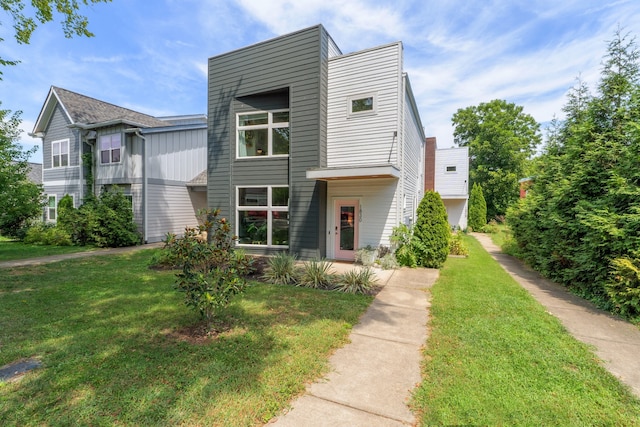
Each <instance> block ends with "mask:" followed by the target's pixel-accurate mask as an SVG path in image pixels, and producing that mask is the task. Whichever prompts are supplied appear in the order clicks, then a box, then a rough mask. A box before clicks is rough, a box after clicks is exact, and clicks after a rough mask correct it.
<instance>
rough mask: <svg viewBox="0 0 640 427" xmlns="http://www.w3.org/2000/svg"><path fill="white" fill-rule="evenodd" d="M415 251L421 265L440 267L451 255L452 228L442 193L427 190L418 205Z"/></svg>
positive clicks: (413, 242)
mask: <svg viewBox="0 0 640 427" xmlns="http://www.w3.org/2000/svg"><path fill="white" fill-rule="evenodd" d="M413 236H414V238H415V239H414V240H417V242H415V241H412V245H413V251H414V253H415V255H416V262H417V265H418V266H419V267H428V268H440V267H441V266H442V264H444V262H445V261H446V260H447V256H448V255H449V242H450V240H451V228H450V226H449V221H448V219H447V210H446V208H445V207H444V203H443V202H442V199H441V198H440V195H439V194H438V193H436V192H435V191H427V192H426V193H425V194H424V197H423V198H422V200H421V201H420V204H419V205H418V219H417V221H416V223H415V225H414V226H413Z"/></svg>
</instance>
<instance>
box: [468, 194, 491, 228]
mask: <svg viewBox="0 0 640 427" xmlns="http://www.w3.org/2000/svg"><path fill="white" fill-rule="evenodd" d="M486 224H487V202H486V201H485V200H484V195H483V194H482V187H481V186H480V184H478V183H477V182H476V183H475V184H473V188H472V189H471V195H470V196H469V227H471V229H472V230H474V231H480V229H482V227H484V226H485V225H486Z"/></svg>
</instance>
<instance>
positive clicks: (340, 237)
mask: <svg viewBox="0 0 640 427" xmlns="http://www.w3.org/2000/svg"><path fill="white" fill-rule="evenodd" d="M359 210H360V207H359V204H358V201H357V200H336V202H335V220H334V221H335V222H334V230H335V239H334V240H335V243H334V245H335V247H334V257H335V258H336V259H344V260H353V259H354V257H355V252H356V249H358V248H357V245H358V220H359V218H360V212H359Z"/></svg>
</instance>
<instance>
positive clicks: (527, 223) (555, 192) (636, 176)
mask: <svg viewBox="0 0 640 427" xmlns="http://www.w3.org/2000/svg"><path fill="white" fill-rule="evenodd" d="M638 59H639V55H638V50H637V48H636V45H635V40H634V39H633V38H631V37H629V36H628V35H626V34H622V32H621V31H620V30H618V31H617V32H616V33H615V35H614V38H613V40H612V41H610V42H609V43H608V47H607V54H606V56H605V58H604V61H603V68H602V74H601V79H600V82H599V84H598V87H597V89H598V90H597V93H596V94H595V95H593V96H591V95H590V94H589V91H588V88H587V87H586V85H584V83H582V82H579V83H578V85H576V87H574V88H573V89H572V90H571V91H570V92H569V94H568V97H567V104H566V105H565V107H564V112H565V114H566V120H565V121H564V123H562V124H561V126H560V128H559V132H556V133H554V135H553V136H554V140H553V141H550V142H549V144H548V146H547V150H546V152H545V154H544V161H543V167H542V168H541V171H540V173H539V175H538V177H537V179H536V182H535V184H534V187H533V189H532V192H531V193H530V194H531V196H532V197H527V198H526V199H525V200H524V201H522V202H521V203H520V205H519V206H518V208H516V209H514V210H513V211H511V212H510V214H509V221H510V224H511V225H512V227H513V230H514V236H515V238H516V240H517V241H518V244H519V245H520V247H521V253H523V254H524V257H525V258H526V260H527V261H528V262H529V263H531V264H532V265H533V266H534V267H536V268H538V269H539V270H541V271H542V272H543V273H545V274H546V275H548V276H549V277H551V278H553V279H555V280H558V281H560V282H562V283H565V284H567V285H568V286H570V287H572V288H574V289H576V290H577V291H578V292H579V293H582V294H584V295H586V296H588V297H590V298H592V299H594V300H595V301H597V302H601V303H603V304H605V305H606V304H607V303H611V301H612V300H615V299H612V298H611V295H610V294H608V293H607V283H609V282H610V281H611V277H612V265H614V264H615V263H614V260H616V259H620V258H634V257H635V258H638V257H640V67H639V64H638ZM616 265H620V263H617V264H616ZM637 304H638V310H639V311H640V303H638V302H637Z"/></svg>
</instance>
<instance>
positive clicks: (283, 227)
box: [236, 186, 289, 247]
mask: <svg viewBox="0 0 640 427" xmlns="http://www.w3.org/2000/svg"><path fill="white" fill-rule="evenodd" d="M236 200H237V217H238V219H237V221H236V224H237V227H238V229H237V235H238V243H239V244H241V245H261V246H278V247H284V246H289V187H279V186H264V187H238V188H237V191H236Z"/></svg>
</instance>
